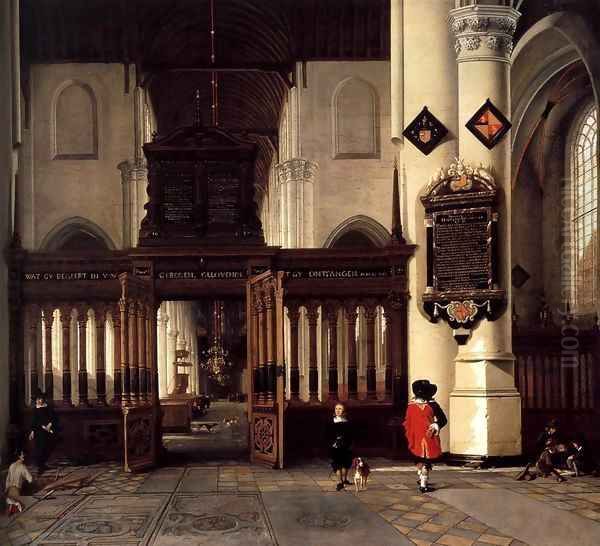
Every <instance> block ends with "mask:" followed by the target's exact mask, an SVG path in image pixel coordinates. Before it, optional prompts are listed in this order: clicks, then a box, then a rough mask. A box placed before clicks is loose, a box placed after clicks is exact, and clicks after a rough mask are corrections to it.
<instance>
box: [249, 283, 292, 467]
mask: <svg viewBox="0 0 600 546" xmlns="http://www.w3.org/2000/svg"><path fill="white" fill-rule="evenodd" d="M282 279H283V273H281V272H276V273H272V272H271V271H266V272H265V273H262V274H260V275H258V276H256V277H253V278H250V279H249V280H248V284H247V303H246V305H247V321H248V328H247V332H248V333H247V344H248V367H249V369H248V371H249V374H248V375H249V377H250V384H251V389H250V393H249V396H248V417H249V420H250V459H251V461H252V462H261V463H265V464H268V465H272V466H273V467H277V468H283V454H284V451H283V438H284V435H283V427H284V381H283V361H284V345H283V342H284V340H283V286H282Z"/></svg>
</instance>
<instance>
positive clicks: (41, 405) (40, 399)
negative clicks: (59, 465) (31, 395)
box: [29, 393, 56, 474]
mask: <svg viewBox="0 0 600 546" xmlns="http://www.w3.org/2000/svg"><path fill="white" fill-rule="evenodd" d="M29 439H30V440H33V457H34V460H35V463H36V465H37V467H38V473H39V474H42V473H43V472H44V471H45V470H46V468H47V467H46V463H47V462H48V459H49V457H50V453H51V452H52V448H53V447H54V443H55V441H56V417H55V415H54V412H53V411H52V408H49V407H48V403H47V401H46V396H45V395H44V394H42V393H40V394H38V395H37V397H36V399H35V409H34V410H33V419H32V421H31V432H30V433H29Z"/></svg>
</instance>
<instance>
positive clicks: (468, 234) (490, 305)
mask: <svg viewBox="0 0 600 546" xmlns="http://www.w3.org/2000/svg"><path fill="white" fill-rule="evenodd" d="M497 193H498V187H497V185H496V182H495V180H494V177H493V175H492V173H491V172H490V170H488V169H485V168H484V167H483V166H480V167H472V166H471V165H466V164H465V163H464V162H463V161H461V160H460V159H457V160H456V162H455V163H452V164H451V165H450V166H449V167H448V168H447V169H440V170H439V171H438V172H437V173H436V175H435V176H434V177H433V178H432V179H431V181H430V183H429V185H428V186H427V190H426V193H425V195H423V196H422V197H421V202H422V203H423V205H424V206H425V229H426V240H427V284H426V289H425V292H424V294H423V295H422V300H423V309H424V310H425V312H426V313H427V314H428V315H429V316H430V318H431V320H432V322H437V321H438V320H439V319H444V320H445V321H447V322H448V324H449V325H450V326H451V328H453V329H454V332H455V339H456V340H457V342H458V343H461V344H462V343H466V339H467V338H468V332H469V331H470V329H471V328H473V327H474V326H475V325H476V324H477V322H479V321H480V320H482V319H483V318H486V319H487V320H495V319H496V318H497V317H498V316H500V314H501V313H502V312H503V311H504V310H505V309H504V308H505V302H506V292H505V290H503V289H501V288H500V287H499V284H500V282H499V278H498V271H499V267H498V252H497V234H498V221H499V218H500V216H499V214H498V212H497V211H496V210H495V205H496V197H497Z"/></svg>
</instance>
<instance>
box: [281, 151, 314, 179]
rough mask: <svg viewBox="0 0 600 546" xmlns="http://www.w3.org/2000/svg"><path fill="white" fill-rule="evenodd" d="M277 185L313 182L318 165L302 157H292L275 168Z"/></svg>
mask: <svg viewBox="0 0 600 546" xmlns="http://www.w3.org/2000/svg"><path fill="white" fill-rule="evenodd" d="M276 169H277V176H278V179H279V183H280V184H283V183H284V182H298V181H307V182H314V180H315V177H316V174H317V170H318V169H319V164H318V163H317V162H316V161H310V160H309V159H304V158H303V157H294V158H292V159H288V160H287V161H284V162H283V163H279V164H278V165H277V167H276Z"/></svg>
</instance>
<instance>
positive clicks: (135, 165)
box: [117, 158, 148, 184]
mask: <svg viewBox="0 0 600 546" xmlns="http://www.w3.org/2000/svg"><path fill="white" fill-rule="evenodd" d="M117 169H119V171H121V181H122V183H123V184H127V183H129V182H133V181H134V180H137V179H138V178H145V177H146V176H147V174H148V166H147V164H146V159H145V158H140V159H127V160H125V161H121V163H119V164H118V165H117Z"/></svg>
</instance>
